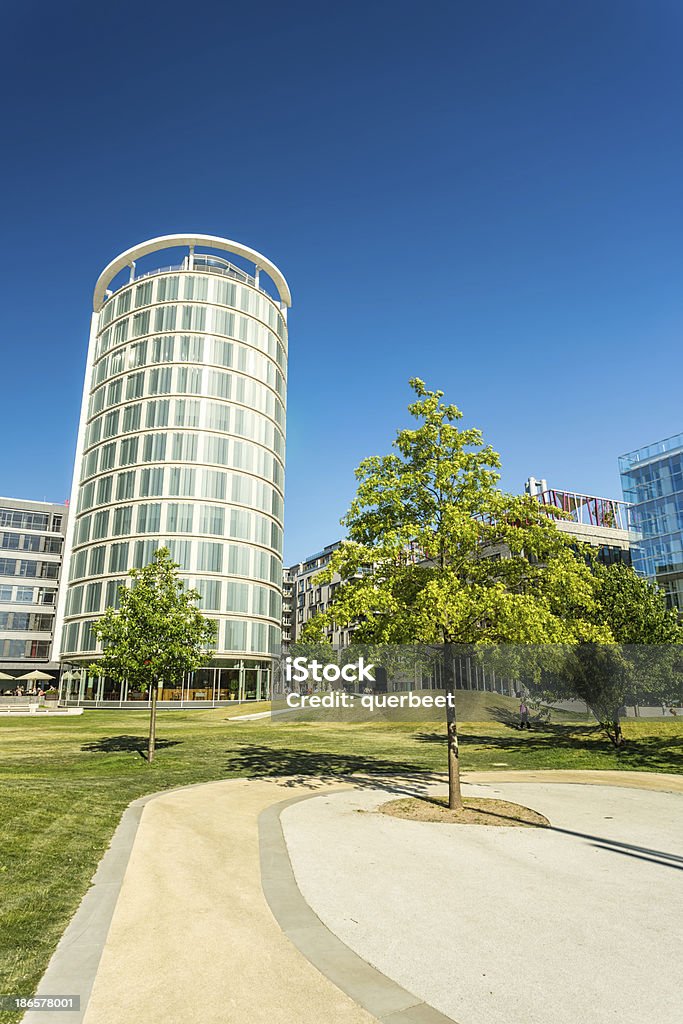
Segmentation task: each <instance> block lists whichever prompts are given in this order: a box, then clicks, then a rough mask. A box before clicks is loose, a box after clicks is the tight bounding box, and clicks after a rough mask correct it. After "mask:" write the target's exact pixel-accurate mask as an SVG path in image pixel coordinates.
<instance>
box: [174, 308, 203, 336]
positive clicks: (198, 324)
mask: <svg viewBox="0 0 683 1024" xmlns="http://www.w3.org/2000/svg"><path fill="white" fill-rule="evenodd" d="M182 310H183V312H182V319H181V323H180V327H181V330H183V331H203V330H204V328H205V326H206V306H183V308H182Z"/></svg>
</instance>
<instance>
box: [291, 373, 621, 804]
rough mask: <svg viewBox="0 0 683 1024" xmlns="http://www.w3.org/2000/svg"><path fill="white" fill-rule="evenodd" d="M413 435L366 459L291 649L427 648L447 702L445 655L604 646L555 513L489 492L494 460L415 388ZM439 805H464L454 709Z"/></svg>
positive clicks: (585, 576)
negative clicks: (348, 641)
mask: <svg viewBox="0 0 683 1024" xmlns="http://www.w3.org/2000/svg"><path fill="white" fill-rule="evenodd" d="M410 386H411V387H412V389H413V391H414V392H415V396H416V400H415V401H414V402H413V403H412V404H411V405H410V406H409V407H408V408H409V412H410V414H411V416H412V417H413V418H414V419H415V420H416V421H417V425H416V426H415V428H414V429H405V430H401V431H399V432H398V434H397V436H396V440H395V441H394V443H393V447H394V452H393V453H392V454H390V455H386V456H383V457H380V456H372V457H371V458H368V459H365V460H364V461H363V462H362V463H361V465H360V466H359V468H358V470H357V471H356V478H357V480H358V489H357V493H356V497H355V498H354V500H353V502H352V503H351V507H350V509H349V512H348V513H347V515H346V516H345V518H344V519H343V520H342V523H343V524H344V525H345V526H346V527H347V529H348V535H349V542H348V543H345V544H343V545H342V546H341V547H340V549H339V550H338V551H337V552H335V554H334V556H333V557H332V560H331V561H330V563H329V565H328V566H327V567H326V569H325V570H324V571H323V572H322V573H321V574H320V577H319V578H320V579H321V581H327V582H329V581H330V580H331V579H332V577H333V575H334V574H335V573H339V574H340V575H341V579H342V583H341V585H340V586H339V588H338V589H337V591H336V593H335V595H334V598H333V600H332V601H331V603H330V605H329V606H328V608H327V609H326V611H325V612H324V613H322V614H320V615H318V616H317V617H316V618H314V619H313V620H311V621H310V622H309V623H308V624H307V625H306V627H305V628H304V630H303V634H302V637H301V639H302V640H304V641H307V640H316V639H318V638H320V637H322V636H323V635H324V632H325V629H326V628H329V627H336V628H347V627H349V626H352V627H353V630H354V634H353V636H354V641H357V642H358V643H382V644H429V645H434V644H439V645H442V650H443V652H444V677H445V689H446V690H447V692H448V693H450V694H454V690H455V682H456V680H455V669H454V657H453V654H454V649H455V648H456V646H457V650H458V653H459V654H462V653H464V652H466V651H468V650H469V651H474V650H475V649H476V646H477V645H482V644H488V645H491V644H543V643H545V644H547V643H554V644H557V643H563V642H569V641H574V640H575V639H577V638H578V639H598V640H599V639H602V637H603V633H602V631H601V630H600V628H599V627H596V626H595V625H594V624H593V623H591V622H590V620H589V614H590V612H591V611H592V607H593V581H592V575H591V570H590V568H589V566H588V565H587V564H586V562H585V561H584V560H583V559H580V558H577V557H576V554H575V552H574V551H573V550H572V547H571V540H570V538H568V537H567V536H566V535H565V534H564V533H562V532H560V531H559V530H558V529H557V526H556V523H555V516H556V515H559V513H558V512H557V510H554V509H549V508H547V507H545V506H543V505H541V504H540V503H539V502H538V501H536V500H535V499H534V498H530V497H528V496H516V495H510V494H504V493H503V492H501V491H500V490H499V489H498V486H497V484H498V479H499V473H498V469H499V466H500V458H499V456H498V454H497V453H496V452H495V451H494V450H493V449H492V448H491V447H490V446H488V445H485V444H484V441H483V437H482V434H481V432H480V431H479V430H476V429H467V430H462V429H460V428H459V426H458V421H459V420H460V419H461V417H462V413H461V412H460V410H459V409H458V408H457V407H456V406H455V405H447V404H445V403H443V402H442V401H441V399H442V397H443V392H441V391H429V390H428V389H427V387H426V386H425V384H424V383H423V382H422V381H421V380H419V379H417V378H414V379H413V380H411V381H410ZM446 731H447V749H448V777H449V805H450V807H452V808H457V807H460V806H461V804H462V801H461V796H460V771H459V749H458V734H457V723H456V713H455V708H450V707H449V709H448V716H447V730H446Z"/></svg>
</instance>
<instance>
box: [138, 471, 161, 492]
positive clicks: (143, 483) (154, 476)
mask: <svg viewBox="0 0 683 1024" xmlns="http://www.w3.org/2000/svg"><path fill="white" fill-rule="evenodd" d="M163 492H164V470H163V468H159V467H155V468H154V469H143V470H141V472H140V497H141V498H154V497H158V496H161V495H162V494H163Z"/></svg>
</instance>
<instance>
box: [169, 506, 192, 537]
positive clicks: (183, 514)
mask: <svg viewBox="0 0 683 1024" xmlns="http://www.w3.org/2000/svg"><path fill="white" fill-rule="evenodd" d="M193 519H194V505H191V504H189V503H178V504H175V503H172V504H170V505H168V507H167V514H166V529H167V530H168V531H169V532H170V533H192V522H193Z"/></svg>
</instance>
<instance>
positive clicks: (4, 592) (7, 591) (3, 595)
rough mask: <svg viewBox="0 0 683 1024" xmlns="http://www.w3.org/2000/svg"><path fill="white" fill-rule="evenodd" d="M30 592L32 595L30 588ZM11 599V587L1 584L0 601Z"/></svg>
mask: <svg viewBox="0 0 683 1024" xmlns="http://www.w3.org/2000/svg"><path fill="white" fill-rule="evenodd" d="M20 589H23V588H20ZM30 593H31V595H32V594H33V591H32V590H31V591H30ZM11 600H12V588H11V587H6V586H1V587H0V601H11ZM17 600H18V598H17Z"/></svg>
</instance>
